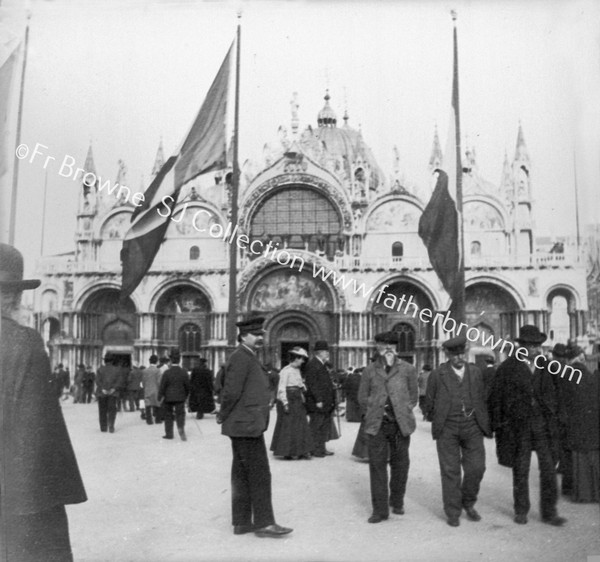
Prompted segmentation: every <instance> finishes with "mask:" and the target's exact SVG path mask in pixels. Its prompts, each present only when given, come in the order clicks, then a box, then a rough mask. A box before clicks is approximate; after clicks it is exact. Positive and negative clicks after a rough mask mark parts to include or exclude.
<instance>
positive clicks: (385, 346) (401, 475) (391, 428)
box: [358, 332, 419, 523]
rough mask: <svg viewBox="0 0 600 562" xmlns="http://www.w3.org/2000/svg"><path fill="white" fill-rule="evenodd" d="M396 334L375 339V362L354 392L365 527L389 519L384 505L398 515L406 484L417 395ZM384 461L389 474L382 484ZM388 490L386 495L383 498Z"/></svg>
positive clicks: (413, 373)
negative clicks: (359, 416)
mask: <svg viewBox="0 0 600 562" xmlns="http://www.w3.org/2000/svg"><path fill="white" fill-rule="evenodd" d="M397 343H398V335H397V334H396V333H394V332H383V333H381V334H377V335H376V336H375V345H376V346H377V359H376V360H375V361H374V362H373V363H371V364H370V365H368V366H367V367H365V370H364V372H363V375H362V377H361V379H360V387H359V389H358V402H359V404H360V408H361V410H362V411H363V412H364V413H365V433H366V434H367V436H368V439H369V445H368V447H369V449H368V450H369V474H370V479H371V503H372V504H373V514H372V515H371V517H369V523H379V522H380V521H384V520H385V519H387V518H388V516H389V506H390V505H391V506H392V512H393V513H395V514H397V515H404V494H405V492H406V481H407V480H408V468H409V466H410V458H409V456H408V448H409V446H410V435H411V433H413V432H414V430H415V429H416V427H417V422H416V421H415V416H414V414H413V408H414V407H415V406H416V405H417V401H418V399H419V391H418V386H417V371H416V369H415V368H414V367H413V366H412V365H410V364H409V363H407V362H406V361H403V360H402V359H400V358H398V357H397V356H396V345H397ZM388 459H389V463H390V468H391V475H390V479H389V483H388V473H387V464H388ZM388 488H389V491H390V493H389V494H388Z"/></svg>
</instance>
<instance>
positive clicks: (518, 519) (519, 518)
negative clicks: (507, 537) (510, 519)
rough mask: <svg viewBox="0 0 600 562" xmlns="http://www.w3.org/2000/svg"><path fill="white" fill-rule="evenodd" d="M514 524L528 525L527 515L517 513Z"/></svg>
mask: <svg viewBox="0 0 600 562" xmlns="http://www.w3.org/2000/svg"><path fill="white" fill-rule="evenodd" d="M514 522H515V523H517V524H519V525H526V524H527V515H525V514H524V513H517V514H516V515H515V518H514Z"/></svg>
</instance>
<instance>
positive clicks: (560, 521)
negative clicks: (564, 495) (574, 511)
mask: <svg viewBox="0 0 600 562" xmlns="http://www.w3.org/2000/svg"><path fill="white" fill-rule="evenodd" d="M542 521H543V522H544V523H546V524H547V525H553V526H554V527H562V526H563V525H564V524H565V523H566V522H567V520H566V519H565V518H564V517H559V516H558V515H554V516H553V517H544V518H542Z"/></svg>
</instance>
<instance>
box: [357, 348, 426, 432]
mask: <svg viewBox="0 0 600 562" xmlns="http://www.w3.org/2000/svg"><path fill="white" fill-rule="evenodd" d="M388 396H389V398H390V400H391V402H392V407H393V408H394V415H395V416H396V422H397V423H398V426H399V427H400V431H401V433H402V435H404V436H405V437H406V436H408V435H410V434H411V433H413V431H414V430H415V429H416V427H417V422H416V421H415V415H414V414H413V408H414V407H415V406H416V405H417V402H418V401H419V390H418V387H417V371H416V369H415V368H414V367H413V366H412V365H410V364H409V363H407V362H406V361H402V360H400V359H397V360H396V361H395V362H394V364H393V365H392V368H391V369H390V372H389V373H386V370H385V362H384V360H383V358H379V359H377V361H375V362H374V363H371V364H370V365H368V366H367V367H365V370H364V371H363V374H362V377H361V379H360V387H359V389H358V402H359V404H360V408H361V410H362V411H363V412H365V433H367V434H368V435H377V433H378V432H379V428H380V427H381V422H382V420H383V412H384V409H385V403H386V402H387V399H388Z"/></svg>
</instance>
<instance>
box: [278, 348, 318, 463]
mask: <svg viewBox="0 0 600 562" xmlns="http://www.w3.org/2000/svg"><path fill="white" fill-rule="evenodd" d="M289 353H290V363H289V364H288V365H286V366H285V367H284V368H283V369H281V372H280V373H279V386H278V388H277V423H276V424H275V430H274V431H273V439H272V441H271V451H273V454H274V455H275V456H276V457H283V458H284V459H286V460H290V459H293V458H298V459H310V458H311V454H310V452H311V451H312V448H313V444H312V436H311V433H310V428H309V426H308V421H307V419H306V408H305V406H304V395H303V392H304V390H305V387H304V382H303V380H302V374H301V372H300V367H301V366H302V365H303V363H304V362H305V361H306V360H307V359H308V353H307V352H306V350H305V349H303V348H301V347H299V346H296V347H294V348H292V349H291V350H290V352H289Z"/></svg>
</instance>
